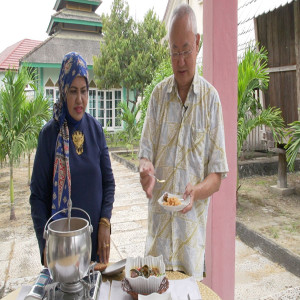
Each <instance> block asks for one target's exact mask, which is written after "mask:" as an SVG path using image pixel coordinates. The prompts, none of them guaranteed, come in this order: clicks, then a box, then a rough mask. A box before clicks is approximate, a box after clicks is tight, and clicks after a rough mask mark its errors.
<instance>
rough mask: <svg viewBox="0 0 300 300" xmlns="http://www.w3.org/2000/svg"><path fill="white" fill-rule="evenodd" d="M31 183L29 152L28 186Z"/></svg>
mask: <svg viewBox="0 0 300 300" xmlns="http://www.w3.org/2000/svg"><path fill="white" fill-rule="evenodd" d="M30 182H31V172H30V152H29V153H28V185H30Z"/></svg>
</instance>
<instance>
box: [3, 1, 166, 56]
mask: <svg viewBox="0 0 300 300" xmlns="http://www.w3.org/2000/svg"><path fill="white" fill-rule="evenodd" d="M0 1H1V2H0V11H1V17H0V28H1V30H0V52H2V51H3V50H4V49H5V48H7V47H9V46H11V45H13V44H15V43H17V42H18V41H20V40H22V39H32V40H40V41H43V40H45V39H47V37H48V35H47V33H46V30H47V28H48V25H49V22H50V19H51V15H53V14H54V13H55V11H54V10H53V7H54V5H55V2H56V1H55V0H14V1H10V0H0ZM112 2H113V0H103V1H102V4H101V5H100V6H99V8H98V10H97V11H96V13H98V14H99V15H101V14H102V13H109V11H110V8H111V4H112ZM127 2H128V4H129V10H130V14H131V16H132V17H134V18H135V19H136V20H139V21H140V20H141V19H142V18H143V16H144V15H145V13H146V12H147V11H148V10H149V9H151V8H154V11H155V12H156V13H157V15H158V17H159V19H160V20H162V18H163V16H164V13H165V9H166V6H167V2H168V0H146V1H145V0H127Z"/></svg>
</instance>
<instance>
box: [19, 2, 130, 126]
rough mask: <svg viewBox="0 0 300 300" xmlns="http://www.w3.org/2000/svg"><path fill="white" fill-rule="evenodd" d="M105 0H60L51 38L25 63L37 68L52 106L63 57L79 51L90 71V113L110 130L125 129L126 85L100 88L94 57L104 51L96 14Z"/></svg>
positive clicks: (36, 49)
mask: <svg viewBox="0 0 300 300" xmlns="http://www.w3.org/2000/svg"><path fill="white" fill-rule="evenodd" d="M101 2H102V1H101V0H76V1H75V0H73V1H72V0H56V2H55V6H54V10H55V11H56V13H54V14H53V15H52V17H51V20H50V22H49V26H48V28H47V33H48V35H49V38H48V39H46V40H45V41H43V42H42V43H40V44H39V45H38V46H37V47H35V48H34V49H33V50H31V51H30V52H29V53H27V54H26V55H25V56H23V58H22V59H21V64H23V65H26V66H28V67H32V68H34V69H36V71H37V74H38V82H37V85H38V87H39V89H40V90H42V91H44V93H45V95H46V97H47V98H48V99H49V101H50V105H51V107H52V106H53V103H55V102H56V101H57V100H58V98H59V89H58V77H59V71H60V66H61V62H62V59H63V57H64V55H65V54H66V53H68V52H71V51H75V52H78V53H80V54H81V55H82V57H83V58H84V59H85V60H86V62H87V65H88V70H89V87H90V89H89V105H88V107H87V112H88V113H90V114H91V115H92V116H94V117H95V118H96V119H97V120H98V121H99V122H100V123H101V124H102V126H103V127H104V128H106V129H107V130H108V131H115V130H119V129H122V122H121V119H120V115H121V109H120V108H119V107H118V105H119V103H120V102H121V101H123V99H125V97H126V90H125V89H123V88H122V87H120V88H116V89H109V90H99V89H98V88H97V86H96V84H95V79H94V72H93V57H94V56H97V55H99V54H100V43H101V41H102V23H101V18H100V16H99V15H97V14H96V13H95V11H96V9H97V8H98V7H99V5H100V4H101Z"/></svg>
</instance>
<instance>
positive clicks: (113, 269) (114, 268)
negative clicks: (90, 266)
mask: <svg viewBox="0 0 300 300" xmlns="http://www.w3.org/2000/svg"><path fill="white" fill-rule="evenodd" d="M125 265H126V258H125V259H122V260H120V261H118V262H116V263H114V264H112V265H110V266H108V267H107V268H106V269H105V270H104V271H103V272H101V274H102V275H106V276H112V275H115V274H118V273H121V272H122V271H123V270H124V269H125Z"/></svg>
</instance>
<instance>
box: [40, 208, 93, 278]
mask: <svg viewBox="0 0 300 300" xmlns="http://www.w3.org/2000/svg"><path fill="white" fill-rule="evenodd" d="M72 209H74V210H80V211H82V212H84V213H85V214H86V215H87V216H88V219H89V221H87V220H86V219H83V218H77V217H70V220H69V221H70V223H68V218H62V219H58V220H55V221H53V222H51V223H49V221H50V220H51V219H52V218H53V217H54V216H55V215H57V214H59V213H61V212H66V211H67V210H68V209H67V208H66V209H63V210H60V211H58V212H56V213H55V214H54V215H53V216H51V217H50V218H49V220H48V221H47V223H46V225H45V228H44V239H45V240H46V259H47V264H48V269H49V272H50V275H51V277H52V279H53V281H54V282H61V283H73V282H77V281H79V280H81V279H82V278H83V277H84V276H85V275H86V274H87V271H88V269H89V266H90V262H91V249H92V240H91V233H92V232H93V226H92V225H91V219H90V216H89V215H88V213H87V212H86V211H84V210H83V209H81V208H76V207H73V208H72ZM47 226H48V228H47Z"/></svg>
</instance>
